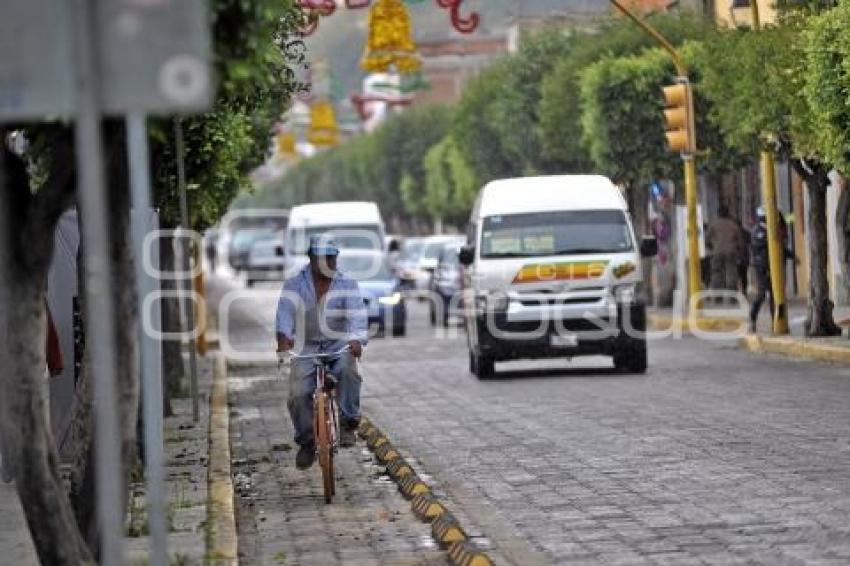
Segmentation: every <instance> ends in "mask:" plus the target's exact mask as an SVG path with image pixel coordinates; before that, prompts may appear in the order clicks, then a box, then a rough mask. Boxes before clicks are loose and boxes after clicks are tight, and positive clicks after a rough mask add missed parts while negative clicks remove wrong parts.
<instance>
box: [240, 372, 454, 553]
mask: <svg viewBox="0 0 850 566" xmlns="http://www.w3.org/2000/svg"><path fill="white" fill-rule="evenodd" d="M229 374H230V406H231V415H230V417H231V427H230V430H231V450H232V456H233V459H234V460H233V473H234V481H235V488H236V501H237V528H238V531H239V554H240V563H241V564H243V565H253V564H257V565H259V564H263V565H265V564H269V565H271V564H293V565H294V564H299V565H303V566H307V565H317V566H330V565H333V564H345V565H346V566H355V565H357V566H360V565H376V566H377V565H382V564H393V565H413V564H439V565H445V564H446V555H445V553H444V552H442V551H440V550H439V549H438V548H436V545H435V543H434V541H433V540H432V538H431V532H430V527H429V525H427V524H424V523H421V522H419V521H418V520H417V519H416V518H415V517H414V515H413V514H412V513H411V510H410V504H409V503H408V502H407V501H405V500H404V499H403V498H402V497H401V496H400V495H399V493H398V492H397V491H396V487H395V484H393V483H392V481H390V479H389V478H388V477H386V476H384V475H382V473H381V472H382V471H383V470H381V469H380V468H379V467H378V466H376V465H375V464H374V463H373V459H372V457H371V455H370V453H369V452H368V450H367V449H366V447H365V446H364V445H363V444H362V443H359V444H358V445H357V447H355V448H351V449H344V450H342V451H341V452H340V454H339V455H338V458H337V461H336V463H337V496H336V498H335V499H334V502H333V503H332V504H331V505H326V504H325V503H324V500H323V496H322V487H321V478H320V473H319V470H318V468H317V467H316V466H314V467H313V468H311V469H310V470H308V471H303V472H302V471H298V470H296V469H295V447H294V445H293V442H292V426H291V424H290V421H289V416H288V413H287V412H286V405H285V401H284V399H285V383H284V382H283V380H282V379H279V378H277V377H275V369H273V368H270V367H262V368H254V369H250V368H240V369H231V370H230V371H229Z"/></svg>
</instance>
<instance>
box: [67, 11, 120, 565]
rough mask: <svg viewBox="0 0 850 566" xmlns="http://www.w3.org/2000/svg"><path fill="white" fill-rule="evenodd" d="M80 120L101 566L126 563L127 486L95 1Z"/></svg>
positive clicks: (78, 21)
mask: <svg viewBox="0 0 850 566" xmlns="http://www.w3.org/2000/svg"><path fill="white" fill-rule="evenodd" d="M73 13H74V15H73V24H74V51H75V53H74V55H75V57H74V59H75V63H76V65H75V67H76V82H77V85H76V87H77V88H76V105H77V119H76V128H75V143H76V149H77V175H78V191H77V194H78V200H77V203H78V205H79V212H80V216H81V219H82V222H81V225H82V231H81V239H82V240H81V241H82V245H83V249H84V250H85V254H86V260H85V263H86V273H85V283H86V322H87V323H88V327H87V333H88V340H87V344H88V347H89V351H90V352H91V358H90V359H91V368H90V369H91V377H92V383H93V386H94V416H95V442H96V445H95V455H96V463H95V472H96V475H95V477H96V478H97V485H96V494H97V502H96V503H97V516H98V524H99V527H100V535H101V540H100V544H101V553H100V559H101V562H100V563H101V564H102V565H104V566H117V565H118V564H122V563H123V530H124V509H123V508H122V505H121V503H122V501H124V497H123V496H122V493H121V490H122V487H123V484H124V481H123V471H122V470H123V468H122V465H121V443H120V440H119V430H120V427H119V420H118V407H117V405H116V386H115V375H116V373H117V372H116V370H117V364H116V357H115V311H114V308H113V302H112V299H113V295H112V278H111V275H112V274H111V272H110V251H111V250H110V246H109V242H110V238H109V222H108V217H109V216H108V215H109V211H108V206H107V193H106V183H105V179H104V170H103V166H104V160H103V139H102V133H101V111H100V100H99V87H100V85H99V82H100V81H99V77H98V64H97V54H96V50H95V44H94V41H95V29H96V28H95V25H94V19H95V1H94V0H75V9H74V10H73Z"/></svg>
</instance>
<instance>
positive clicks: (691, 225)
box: [609, 0, 702, 313]
mask: <svg viewBox="0 0 850 566" xmlns="http://www.w3.org/2000/svg"><path fill="white" fill-rule="evenodd" d="M609 1H610V2H611V4H613V5H614V6H615V7H616V8H617V9H618V10H619V11H620V12H622V13H623V15H625V16H626V17H627V18H629V19H630V20H632V21H633V22H634V23H635V24H637V25H638V26H639V27H640V28H641V29H642V30H643V31H645V32H646V33H647V35H649V36H650V37H652V38H653V39H654V40H655V41H656V42H657V43H658V44H659V45H660V46H661V47H662V49H664V50H665V51H666V52H667V53H668V54H669V55H670V58H671V59H672V60H673V65H674V66H675V67H676V74H677V75H678V82H679V83H680V84H684V85H685V92H686V96H687V98H686V101H685V105H686V109H687V117H686V119H687V121H688V122H687V124H686V125H685V129H686V130H687V139H686V140H685V144H684V147H683V150H682V161H683V163H684V170H685V171H684V172H685V204H686V206H687V212H688V228H687V234H688V258H689V259H688V308H689V309H690V311H691V312H692V313H694V312H696V309H697V307H698V305H697V303H696V300H695V297H696V296H697V294H698V293H699V292H700V291H701V290H702V276H701V273H700V269H701V267H700V256H699V230H700V226H699V224H698V217H697V200H698V195H697V169H696V162H695V161H694V153H695V152H696V147H697V143H696V127H695V120H694V118H695V114H694V101H693V96H692V93H691V88H690V82H689V80H688V70H687V68H686V67H685V64H684V62H683V61H682V57H681V56H680V55H679V52H678V51H676V48H675V47H673V44H671V43H670V42H669V41H667V38H665V37H664V36H663V35H661V34H660V33H659V32H658V31H657V30H655V29H654V28H652V26H650V25H649V24H647V23H646V22H645V21H643V20H642V19H641V18H640V17H638V16H637V15H636V14H635V13H634V12H632V11H631V10H630V9H629V8H627V7H626V6H625V5H623V4H622V3H621V2H620V0H609Z"/></svg>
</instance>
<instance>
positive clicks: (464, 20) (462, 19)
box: [297, 0, 481, 37]
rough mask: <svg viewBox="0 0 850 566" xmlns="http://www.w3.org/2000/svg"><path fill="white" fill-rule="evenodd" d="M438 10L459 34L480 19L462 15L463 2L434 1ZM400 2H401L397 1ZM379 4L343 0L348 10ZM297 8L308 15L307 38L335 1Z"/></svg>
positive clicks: (301, 1)
mask: <svg viewBox="0 0 850 566" xmlns="http://www.w3.org/2000/svg"><path fill="white" fill-rule="evenodd" d="M424 1H426V0H406V2H407V3H408V4H420V3H422V2H424ZM434 1H435V3H436V5H437V7H438V8H442V9H444V10H448V11H449V17H450V20H451V24H452V27H453V28H454V29H455V30H457V31H458V32H460V33H472V32H474V31H475V30H476V29H478V25H479V24H480V23H481V17H480V15H479V14H478V12H470V13H469V14H468V15H463V14H462V10H463V2H464V0H434ZM399 2H401V0H399ZM378 3H381V0H345V7H346V8H348V9H349V10H359V9H364V8H369V7H371V6H372V5H373V4H378ZM297 5H298V7H300V8H302V9H303V10H305V11H306V12H307V14H308V22H307V25H305V26H304V27H303V28H302V29H301V32H300V33H301V35H302V36H305V37H306V36H309V35H312V34H313V33H315V32H316V30H317V29H318V27H319V19H320V18H322V17H328V16H331V15H333V14H334V12H336V10H337V3H336V1H335V0H297Z"/></svg>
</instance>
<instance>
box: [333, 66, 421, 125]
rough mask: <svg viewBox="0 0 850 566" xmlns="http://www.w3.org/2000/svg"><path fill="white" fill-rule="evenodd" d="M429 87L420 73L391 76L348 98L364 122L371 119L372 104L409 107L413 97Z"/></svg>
mask: <svg viewBox="0 0 850 566" xmlns="http://www.w3.org/2000/svg"><path fill="white" fill-rule="evenodd" d="M430 88H431V85H430V84H429V83H428V81H427V80H426V79H425V77H424V76H423V75H422V74H421V73H415V74H413V75H402V76H400V77H399V76H396V77H395V80H392V76H391V75H390V76H388V78H386V79H384V80H379V81H378V82H372V83H371V84H369V85H368V88H365V89H364V92H363V93H362V94H360V93H356V94H352V95H351V96H350V97H349V98H350V100H351V103H352V104H353V105H354V108H355V110H356V111H357V114H358V115H359V116H360V119H361V120H363V121H364V122H365V121H367V120H369V119H370V118H372V116H373V111H372V107H373V104H372V103H376V102H378V103H383V104H386V105H387V106H388V107H395V106H410V105H411V104H412V103H413V101H414V96H415V94H416V93H417V92H419V91H422V90H429V89H430Z"/></svg>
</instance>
